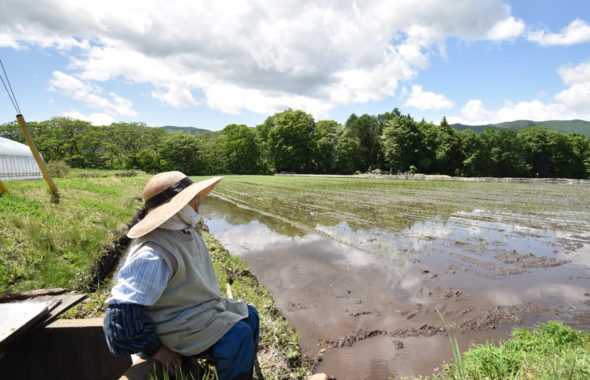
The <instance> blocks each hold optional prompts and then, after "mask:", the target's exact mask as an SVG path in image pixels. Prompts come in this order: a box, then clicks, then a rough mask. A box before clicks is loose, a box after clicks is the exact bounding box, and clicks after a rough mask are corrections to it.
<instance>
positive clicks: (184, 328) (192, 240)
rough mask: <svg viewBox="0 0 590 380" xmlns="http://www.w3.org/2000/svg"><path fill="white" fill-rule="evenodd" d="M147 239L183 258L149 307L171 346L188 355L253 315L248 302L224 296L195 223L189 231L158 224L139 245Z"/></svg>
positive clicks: (155, 321) (148, 309) (176, 350)
mask: <svg viewBox="0 0 590 380" xmlns="http://www.w3.org/2000/svg"><path fill="white" fill-rule="evenodd" d="M147 242H154V243H156V244H158V245H160V246H162V247H163V248H164V249H166V250H167V251H168V252H169V253H170V254H172V256H174V259H176V262H177V263H178V268H177V269H176V271H175V273H173V275H172V278H171V279H170V280H169V281H168V285H167V286H166V289H165V290H164V292H163V293H162V296H161V297H160V298H159V299H158V301H156V303H155V304H154V305H153V306H151V307H148V308H147V314H148V316H149V317H150V318H151V319H152V321H153V322H154V323H155V324H156V333H157V334H158V337H159V338H160V340H161V341H162V343H163V344H164V345H165V346H166V347H168V348H169V349H171V350H172V351H175V352H178V353H180V354H182V355H185V356H192V355H197V354H199V353H201V352H203V351H205V350H206V349H207V348H209V347H211V346H212V345H213V344H214V343H215V342H217V341H218V340H219V339H220V338H221V337H222V336H223V335H224V334H225V333H226V332H227V331H228V330H229V329H230V328H231V327H232V326H233V325H234V324H236V323H237V322H238V321H239V320H241V319H243V318H246V317H247V316H248V308H247V306H246V304H244V303H242V302H239V301H234V300H231V299H227V298H222V297H221V295H220V291H219V284H218V282H217V277H216V275H215V270H214V269H213V263H212V262H211V257H210V256H209V252H208V251H207V247H206V246H205V242H204V241H203V238H202V237H201V234H200V233H197V232H196V231H195V230H193V229H190V233H183V232H181V231H170V230H164V229H156V230H155V231H153V232H151V233H150V234H148V235H146V236H143V237H140V238H138V239H137V241H136V242H135V243H136V244H137V245H135V244H134V246H141V245H143V244H145V243H147ZM132 254H133V252H132ZM165 255H166V254H165V253H163V254H162V256H163V257H165ZM166 261H168V260H166Z"/></svg>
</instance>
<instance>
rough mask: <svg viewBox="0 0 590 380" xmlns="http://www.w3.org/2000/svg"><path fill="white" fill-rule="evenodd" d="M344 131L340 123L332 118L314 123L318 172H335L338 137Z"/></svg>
mask: <svg viewBox="0 0 590 380" xmlns="http://www.w3.org/2000/svg"><path fill="white" fill-rule="evenodd" d="M343 132H344V130H343V128H342V125H340V124H339V123H337V122H336V121H334V120H320V121H318V122H316V123H315V133H314V142H315V152H316V157H315V165H316V171H317V172H318V173H335V172H336V171H337V167H336V150H337V148H338V139H339V137H340V136H341V135H342V133H343Z"/></svg>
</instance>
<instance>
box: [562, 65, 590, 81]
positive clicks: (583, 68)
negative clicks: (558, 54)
mask: <svg viewBox="0 0 590 380" xmlns="http://www.w3.org/2000/svg"><path fill="white" fill-rule="evenodd" d="M558 73H559V76H560V77H561V79H562V80H563V82H564V83H565V84H568V85H573V84H576V83H580V82H586V83H588V82H590V61H588V62H582V63H580V64H579V65H576V66H574V67H568V66H563V67H560V68H559V70H558Z"/></svg>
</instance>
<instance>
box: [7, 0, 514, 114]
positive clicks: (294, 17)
mask: <svg viewBox="0 0 590 380" xmlns="http://www.w3.org/2000/svg"><path fill="white" fill-rule="evenodd" d="M46 9H51V12H47V11H45V10H46ZM523 28H524V25H523V22H522V21H521V20H517V19H515V18H514V17H512V16H511V14H510V7H509V6H508V5H506V4H505V3H504V2H503V1H502V0H468V1H466V0H454V1H447V2H442V1H437V0H424V1H421V2H416V1H414V0H399V1H396V2H393V3H392V2H391V1H387V0H366V1H362V2H358V1H354V0H343V1H325V2H317V1H312V0H303V1H298V2H287V1H273V2H268V1H264V0H254V1H248V2H245V1H241V0H234V1H216V2H210V1H194V0H183V1H176V2H175V3H174V6H171V4H170V3H169V2H162V1H158V0H145V1H141V2H139V1H125V2H121V1H115V0H100V1H99V0H88V1H84V2H79V1H74V0H59V1H58V0H36V1H32V0H4V1H3V2H1V3H0V46H10V47H13V48H15V47H19V48H22V47H26V46H30V45H36V46H41V47H45V48H57V49H60V50H62V51H63V50H68V49H69V51H68V54H71V62H70V65H69V67H68V68H67V70H66V69H64V70H62V71H65V72H67V74H65V73H62V74H63V75H67V76H69V78H65V77H64V78H62V79H65V82H66V84H65V85H64V86H67V87H65V88H62V87H64V86H62V85H60V84H59V83H56V78H55V77H54V78H53V79H52V81H51V82H52V83H51V86H52V88H54V89H60V91H63V92H64V93H65V94H68V96H71V97H73V98H74V99H77V100H81V101H84V102H86V103H87V104H88V105H91V106H94V107H102V108H103V109H104V110H105V112H107V113H109V114H112V115H122V116H123V115H133V114H134V111H132V108H131V105H130V104H128V103H126V102H125V101H124V99H120V98H117V97H116V96H112V95H111V96H110V97H106V96H104V95H101V93H100V87H98V86H99V85H98V84H97V82H104V81H110V80H118V81H122V82H129V83H136V84H148V85H150V86H151V90H148V91H147V95H151V96H152V97H154V98H156V99H158V100H159V101H161V102H163V103H165V104H168V105H171V106H174V107H191V106H194V105H197V104H203V103H205V104H207V105H208V106H209V107H212V108H215V109H218V110H221V111H224V112H234V113H239V112H241V111H242V110H250V111H254V112H259V113H270V112H274V111H276V110H279V109H281V108H284V107H287V106H290V107H297V108H302V109H304V110H306V111H308V112H312V113H314V114H316V115H317V113H326V112H328V111H329V110H330V109H331V108H333V107H336V106H340V105H349V104H352V103H363V102H368V101H379V100H382V99H384V98H385V97H388V96H392V95H394V94H395V93H396V91H398V86H399V84H400V82H404V81H408V80H412V79H414V78H415V77H416V76H417V74H418V71H419V70H423V69H425V68H426V67H428V65H429V59H430V55H431V52H433V51H435V50H438V52H439V53H440V54H441V55H443V56H445V54H446V53H445V40H446V38H447V37H449V36H453V37H457V38H459V39H466V40H502V39H510V38H514V37H516V36H518V35H519V34H520V33H522V30H523ZM58 75H59V74H58ZM76 80H77V82H76ZM422 96H423V97H425V96H430V97H431V98H433V99H434V100H435V103H436V107H443V108H444V107H448V104H449V103H448V100H446V99H444V97H443V98H440V95H436V94H432V93H423V94H422ZM195 97H196V98H195ZM445 101H446V102H445Z"/></svg>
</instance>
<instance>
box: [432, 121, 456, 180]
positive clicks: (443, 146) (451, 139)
mask: <svg viewBox="0 0 590 380" xmlns="http://www.w3.org/2000/svg"><path fill="white" fill-rule="evenodd" d="M435 158H436V166H437V167H438V170H437V171H438V173H440V174H449V175H458V174H459V172H460V168H461V166H462V162H463V156H462V152H461V140H460V138H459V136H458V134H457V131H456V130H455V129H453V127H451V126H450V125H449V123H448V122H447V119H446V118H444V117H443V119H442V120H441V122H440V126H439V128H438V135H437V138H436V149H435Z"/></svg>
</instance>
